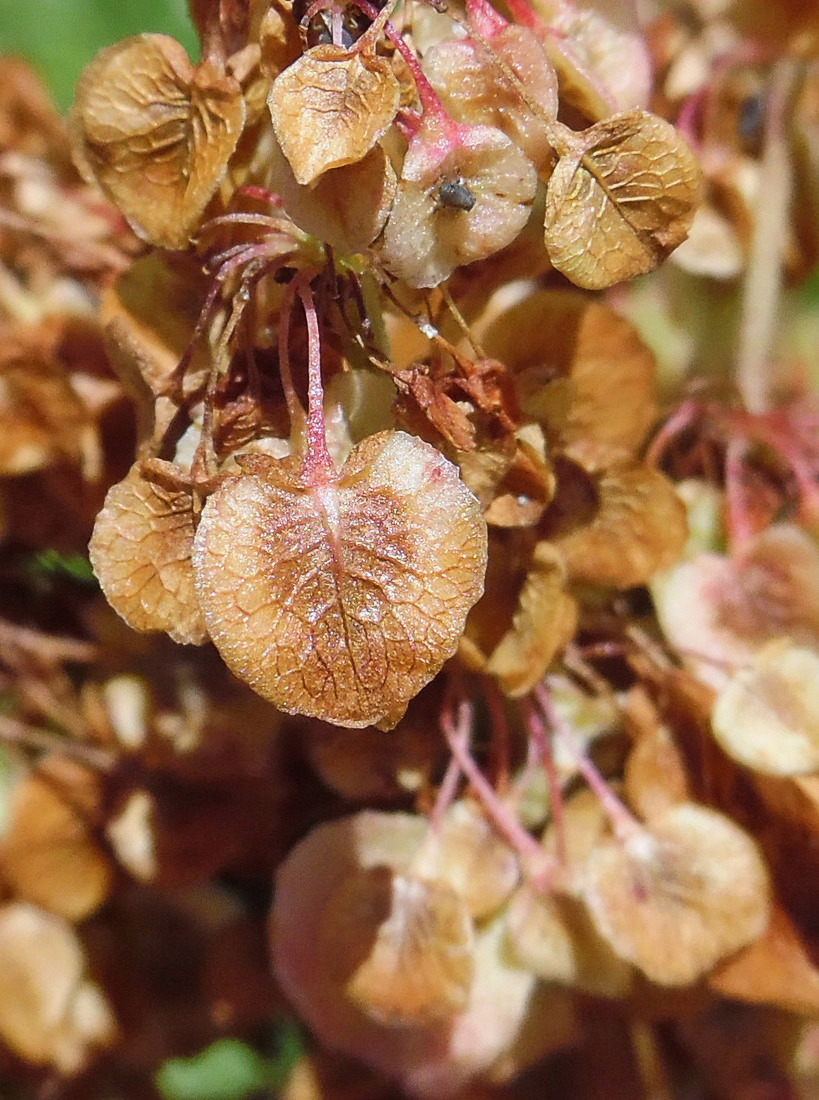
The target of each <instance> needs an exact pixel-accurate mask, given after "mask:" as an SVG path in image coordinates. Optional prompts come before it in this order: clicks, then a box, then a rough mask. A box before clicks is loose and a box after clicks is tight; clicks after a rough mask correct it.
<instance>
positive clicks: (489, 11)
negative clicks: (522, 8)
mask: <svg viewBox="0 0 819 1100" xmlns="http://www.w3.org/2000/svg"><path fill="white" fill-rule="evenodd" d="M466 14H467V17H468V18H469V22H470V23H471V24H472V26H473V27H474V28H475V30H476V31H477V33H478V34H480V35H482V37H483V38H487V39H490V40H491V39H492V38H494V37H495V35H496V34H500V32H501V31H502V30H504V28H506V27H508V26H509V22H508V20H506V19H504V18H503V16H502V15H501V14H500V12H498V11H496V10H495V9H494V8H493V7H492V5H491V4H489V3H488V2H487V0H466Z"/></svg>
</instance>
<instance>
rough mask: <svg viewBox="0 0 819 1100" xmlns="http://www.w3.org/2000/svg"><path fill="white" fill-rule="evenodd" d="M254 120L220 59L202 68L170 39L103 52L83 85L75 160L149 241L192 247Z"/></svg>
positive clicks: (76, 114) (153, 38)
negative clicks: (247, 117) (245, 129)
mask: <svg viewBox="0 0 819 1100" xmlns="http://www.w3.org/2000/svg"><path fill="white" fill-rule="evenodd" d="M244 123H245V104H244V100H243V98H242V90H241V88H240V86H239V84H238V82H237V81H236V80H235V79H234V78H233V77H232V76H230V75H228V74H227V73H226V72H225V70H224V68H220V67H219V65H217V63H216V62H214V61H212V60H206V61H204V62H203V63H202V64H201V65H200V66H199V67H198V68H194V67H193V65H191V62H190V60H189V58H188V55H187V53H186V52H185V50H184V48H183V47H182V46H180V45H179V43H178V42H176V41H175V40H174V39H173V38H169V37H167V36H166V35H163V34H141V35H136V36H135V37H133V38H126V39H124V40H123V41H122V42H118V43H117V44H116V45H115V46H109V47H108V49H105V50H103V51H102V52H101V53H99V54H98V55H97V56H96V57H95V58H94V60H93V61H92V62H91V64H90V65H89V66H88V67H87V69H86V70H85V72H84V73H83V75H82V77H81V78H80V82H79V84H78V85H77V95H76V99H75V102H74V107H73V109H72V113H71V135H72V147H73V152H74V158H75V160H76V162H77V164H78V167H79V168H80V171H81V172H82V174H83V175H84V176H85V178H86V179H87V180H88V181H89V182H95V183H97V184H99V186H100V187H101V188H102V190H103V191H104V192H105V193H106V195H107V196H108V197H109V198H110V199H111V201H112V202H114V203H115V204H116V205H117V206H118V207H119V208H120V210H121V211H122V213H123V214H124V215H125V217H126V218H127V219H128V222H129V224H130V225H131V227H132V228H133V230H134V231H135V232H136V233H137V234H138V235H139V236H140V237H142V238H143V239H144V240H146V241H149V242H150V243H151V244H154V245H158V246H160V247H162V248H178V249H181V248H186V247H187V245H188V243H189V240H190V237H191V235H192V234H193V233H194V232H195V230H196V228H197V226H198V224H199V221H200V219H201V217H202V214H203V212H204V209H205V207H206V206H207V204H208V202H209V201H210V199H211V198H212V196H213V194H214V192H215V190H216V188H217V187H218V185H219V183H220V181H221V179H222V177H223V176H224V174H225V171H226V169H227V164H228V160H229V159H230V157H231V154H232V153H233V151H234V149H235V148H236V144H237V142H238V140H239V137H240V136H241V133H242V129H243V127H244Z"/></svg>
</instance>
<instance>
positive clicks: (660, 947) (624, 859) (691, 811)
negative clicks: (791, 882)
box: [583, 803, 769, 986]
mask: <svg viewBox="0 0 819 1100" xmlns="http://www.w3.org/2000/svg"><path fill="white" fill-rule="evenodd" d="M583 889H584V897H585V900H586V904H587V905H588V907H589V912H590V913H591V915H592V918H593V920H594V922H595V924H596V925H597V928H598V930H599V931H600V933H601V935H602V936H604V937H605V939H607V940H608V942H609V943H610V944H611V946H612V947H613V948H614V950H615V951H616V952H617V954H618V955H620V956H621V957H622V958H624V959H627V960H628V961H629V962H632V963H634V965H635V966H637V967H639V969H640V970H642V971H643V973H644V974H645V975H646V976H647V977H648V978H650V979H651V980H652V981H654V982H656V983H657V984H658V985H667V986H681V985H689V984H690V983H691V982H694V981H696V980H697V978H699V977H701V975H703V974H705V973H706V972H707V971H708V970H710V969H711V968H712V967H713V966H714V965H715V964H716V963H717V962H719V961H720V960H721V959H723V958H725V957H726V956H728V955H730V954H732V953H733V952H734V951H738V950H739V948H741V947H744V946H745V945H746V944H749V943H751V942H752V941H753V940H755V939H756V938H757V937H758V936H760V935H761V934H762V932H763V931H764V929H765V926H766V924H767V921H768V914H769V885H768V875H767V871H766V869H765V864H764V862H763V860H762V856H761V855H760V853H759V851H758V850H757V847H756V845H755V844H754V842H753V841H752V840H751V838H750V837H749V836H748V835H747V834H746V833H745V832H743V831H742V829H740V828H739V826H738V825H735V824H734V823H733V822H732V821H731V820H729V819H728V818H727V817H724V816H723V815H722V814H719V813H717V812H716V811H714V810H710V809H707V808H706V807H704V806H698V805H695V804H693V803H683V804H680V805H678V806H675V807H674V808H673V809H671V810H669V811H668V813H667V814H665V815H664V816H663V817H662V818H660V819H659V820H658V821H656V822H652V823H651V825H650V826H649V827H646V828H639V829H637V830H636V831H635V832H634V833H633V834H632V835H631V836H630V837H628V838H627V839H626V840H624V841H620V840H610V841H608V842H607V843H603V844H600V845H598V846H597V847H596V848H595V849H594V851H593V852H592V853H591V855H590V856H589V860H588V863H587V865H586V872H585V882H584V887H583Z"/></svg>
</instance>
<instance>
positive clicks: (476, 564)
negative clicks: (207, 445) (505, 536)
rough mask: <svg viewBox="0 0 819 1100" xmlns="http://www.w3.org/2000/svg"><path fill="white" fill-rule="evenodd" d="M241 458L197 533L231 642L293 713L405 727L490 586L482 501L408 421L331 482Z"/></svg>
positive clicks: (250, 678)
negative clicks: (408, 712)
mask: <svg viewBox="0 0 819 1100" xmlns="http://www.w3.org/2000/svg"><path fill="white" fill-rule="evenodd" d="M243 465H244V467H245V469H246V470H247V471H248V472H247V473H246V474H245V475H244V476H242V477H238V478H229V479H228V480H227V481H226V482H225V483H224V485H223V486H222V487H221V488H220V489H219V490H218V491H217V492H216V493H215V494H214V495H213V496H212V497H210V498H209V500H208V503H207V505H206V507H205V509H204V512H203V514H202V520H201V523H200V525H199V529H198V531H197V535H196V540H195V546H194V570H195V574H196V586H197V592H198V595H199V601H200V604H201V606H202V609H203V612H204V615H205V621H206V622H207V624H208V629H209V631H210V633H211V637H212V638H213V640H214V642H215V643H216V646H217V648H218V649H219V652H220V653H221V655H222V657H223V658H224V660H225V662H226V664H227V665H228V667H229V668H230V669H231V670H232V671H233V672H234V673H235V674H236V675H237V676H239V677H240V678H241V679H243V680H245V681H246V682H247V683H249V684H250V686H251V687H252V688H254V690H256V691H258V692H259V694H260V695H263V696H264V697H265V698H266V699H269V700H270V701H271V702H272V703H274V704H275V705H276V706H278V707H279V708H280V709H281V710H285V711H288V712H289V713H291V714H293V713H300V714H306V715H309V716H310V717H315V718H323V719H324V720H325V721H328V722H335V723H337V724H339V725H347V726H353V727H360V726H367V725H373V724H378V725H382V726H383V727H385V728H390V727H392V726H394V725H395V723H396V722H397V721H398V719H399V718H400V717H401V715H402V714H403V713H404V710H405V709H406V706H407V704H408V702H409V700H410V699H411V698H412V697H413V696H414V695H415V694H417V692H418V691H419V690H420V689H421V688H422V687H423V686H424V684H426V683H427V682H428V681H429V680H430V679H432V677H433V676H434V675H435V673H436V672H437V671H438V670H439V668H440V667H441V665H442V664H443V663H444V661H446V660H447V659H448V658H449V657H451V656H452V655H453V654H454V652H455V649H456V648H457V645H458V641H459V639H460V636H461V633H462V632H463V627H464V622H465V620H466V615H467V612H468V611H469V609H470V608H471V607H472V605H473V603H474V602H475V601H476V600H477V598H478V596H479V595H480V593H481V591H482V589H483V577H484V572H485V569H486V527H485V525H484V522H483V518H482V517H481V514H480V507H479V505H478V502H477V501H476V500H475V498H474V497H473V496H472V494H471V493H470V492H469V490H468V489H467V488H466V486H465V485H464V484H463V482H462V481H461V480H460V479H459V478H458V473H457V469H456V468H455V467H454V466H453V465H452V464H451V463H449V462H448V461H447V460H446V459H445V458H444V457H443V455H441V453H440V452H439V451H437V450H436V449H435V448H434V447H431V446H430V445H429V444H427V443H424V442H423V441H422V440H420V439H417V438H416V437H414V436H410V435H407V434H406V433H404V432H381V433H379V434H378V435H375V436H370V437H368V438H367V439H365V440H364V441H363V442H362V443H360V444H359V445H358V446H357V447H356V448H355V449H354V450H353V451H352V453H351V455H350V457H349V458H348V459H347V462H346V463H345V465H344V466H343V468H342V469H341V470H340V471H337V473H336V475H335V478H334V479H331V480H330V481H329V482H328V483H324V484H319V485H316V484H309V483H308V482H307V480H306V479H305V478H304V477H303V476H302V473H301V472H300V470H299V467H298V466H296V465H295V464H294V463H293V462H288V461H287V460H285V461H283V462H277V461H275V460H273V459H270V460H266V459H263V458H259V457H257V458H253V459H251V458H246V459H244V460H243Z"/></svg>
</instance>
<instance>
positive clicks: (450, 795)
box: [429, 756, 462, 833]
mask: <svg viewBox="0 0 819 1100" xmlns="http://www.w3.org/2000/svg"><path fill="white" fill-rule="evenodd" d="M461 774H462V773H461V765H460V764H459V763H458V761H457V760H456V759H455V757H454V756H452V757H450V760H449V763H448V764H447V768H446V771H445V772H444V778H443V779H442V780H441V785H440V787H439V788H438V794H437V795H436V798H435V805H434V806H433V807H432V812H431V813H430V815H429V827H430V829H431V830H432V832H433V833H440V831H441V826H442V825H443V822H444V817H445V816H446V812H447V810H448V809H449V807H450V806H451V805H452V803H453V801H454V799H455V792H456V791H457V789H458V784H459V783H460V781H461Z"/></svg>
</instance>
